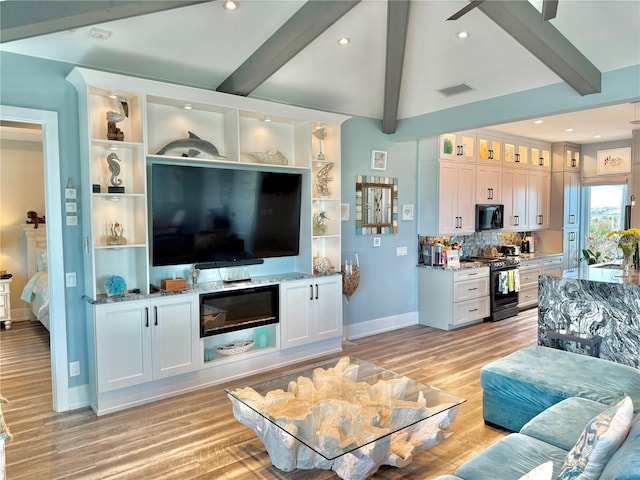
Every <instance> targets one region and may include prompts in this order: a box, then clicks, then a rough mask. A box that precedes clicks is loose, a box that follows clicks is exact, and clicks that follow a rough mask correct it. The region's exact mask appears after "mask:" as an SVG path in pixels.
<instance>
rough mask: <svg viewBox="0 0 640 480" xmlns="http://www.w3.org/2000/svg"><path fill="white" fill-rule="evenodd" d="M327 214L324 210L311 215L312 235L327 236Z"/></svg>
mask: <svg viewBox="0 0 640 480" xmlns="http://www.w3.org/2000/svg"><path fill="white" fill-rule="evenodd" d="M327 220H329V218H327V214H326V212H325V211H324V210H322V211H320V212H314V214H313V234H314V235H326V234H327Z"/></svg>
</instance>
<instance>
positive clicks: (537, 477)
mask: <svg viewBox="0 0 640 480" xmlns="http://www.w3.org/2000/svg"><path fill="white" fill-rule="evenodd" d="M552 476H553V462H551V461H549V462H545V463H543V464H542V465H538V466H537V467H536V468H534V469H533V470H531V471H530V472H529V473H527V474H526V475H523V476H522V477H520V478H519V479H518V480H551V477H552Z"/></svg>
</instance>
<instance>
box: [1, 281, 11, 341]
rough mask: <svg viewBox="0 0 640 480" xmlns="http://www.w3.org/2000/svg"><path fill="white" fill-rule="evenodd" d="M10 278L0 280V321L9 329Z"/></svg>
mask: <svg viewBox="0 0 640 480" xmlns="http://www.w3.org/2000/svg"><path fill="white" fill-rule="evenodd" d="M10 286H11V279H10V278H5V279H1V280H0V322H2V323H4V327H5V328H6V329H7V330H9V329H10V328H11V288H10Z"/></svg>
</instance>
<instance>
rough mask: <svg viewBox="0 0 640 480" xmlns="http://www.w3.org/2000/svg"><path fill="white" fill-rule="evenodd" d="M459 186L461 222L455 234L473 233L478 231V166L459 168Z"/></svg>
mask: <svg viewBox="0 0 640 480" xmlns="http://www.w3.org/2000/svg"><path fill="white" fill-rule="evenodd" d="M457 184H458V195H457V206H458V217H460V221H459V226H458V228H457V229H456V230H455V232H454V233H473V232H475V230H476V201H475V199H476V196H475V195H476V194H475V191H476V166H475V165H468V164H461V165H460V166H459V167H458V182H457Z"/></svg>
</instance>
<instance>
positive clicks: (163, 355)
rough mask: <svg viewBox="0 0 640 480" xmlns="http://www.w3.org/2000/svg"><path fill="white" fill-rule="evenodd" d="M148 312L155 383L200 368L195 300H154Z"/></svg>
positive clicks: (174, 298) (182, 298)
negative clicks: (149, 312) (150, 320)
mask: <svg viewBox="0 0 640 480" xmlns="http://www.w3.org/2000/svg"><path fill="white" fill-rule="evenodd" d="M151 310H152V311H151V319H152V329H151V331H152V332H153V336H152V345H153V378H154V380H155V379H158V378H165V377H170V376H172V375H178V374H181V373H187V372H191V371H193V370H195V369H196V368H199V367H200V363H199V353H198V352H199V340H200V331H199V328H198V327H199V306H198V297H197V296H196V295H188V296H184V297H183V296H175V297H171V298H164V299H161V300H154V301H153V302H151Z"/></svg>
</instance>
